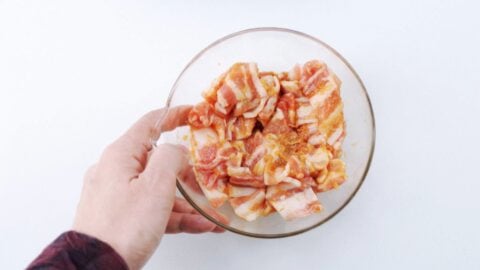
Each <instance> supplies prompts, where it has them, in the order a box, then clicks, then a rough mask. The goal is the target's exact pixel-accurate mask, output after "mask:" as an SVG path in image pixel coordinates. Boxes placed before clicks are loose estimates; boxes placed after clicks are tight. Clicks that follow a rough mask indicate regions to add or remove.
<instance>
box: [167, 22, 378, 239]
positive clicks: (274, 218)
mask: <svg viewBox="0 0 480 270" xmlns="http://www.w3.org/2000/svg"><path fill="white" fill-rule="evenodd" d="M312 59H319V60H322V61H324V62H325V63H326V64H327V65H328V66H329V67H330V68H331V70H332V71H333V72H334V73H336V74H337V76H338V77H339V78H340V80H341V81H342V87H341V89H340V91H341V96H342V99H343V102H344V114H345V121H346V129H347V136H346V138H345V141H344V144H343V157H342V159H343V160H344V161H345V163H346V166H347V175H348V178H347V180H346V182H345V183H343V184H342V185H341V186H340V187H339V188H338V189H334V190H331V191H327V192H323V193H319V194H317V196H318V197H319V199H320V202H321V203H322V205H323V206H324V210H323V211H322V212H320V213H318V214H314V215H311V216H309V217H307V218H302V219H297V220H293V221H285V220H283V219H282V218H281V217H280V216H279V215H278V214H277V213H275V214H272V215H270V216H267V217H263V218H258V219H257V220H255V221H253V222H248V221H245V220H243V219H241V218H239V217H238V216H236V215H235V214H234V213H233V210H232V208H231V207H230V205H229V204H228V203H226V204H224V205H223V206H222V207H220V208H219V209H212V208H211V207H210V206H209V204H208V202H207V200H206V198H205V197H204V195H203V194H202V193H201V192H200V193H199V192H197V191H196V190H195V189H194V188H192V187H191V185H187V184H186V183H185V181H184V179H179V180H178V183H177V186H178V188H179V190H180V191H181V192H182V194H183V195H184V197H185V198H186V199H187V200H188V201H189V202H190V203H191V204H192V205H193V206H194V207H195V208H196V209H197V210H198V211H199V212H200V213H202V214H203V215H205V216H206V217H207V218H208V219H210V220H212V221H213V222H215V223H217V224H218V225H220V226H222V227H224V228H226V229H227V230H230V231H233V232H236V233H240V234H243V235H247V236H253V237H261V238H276V237H285V236H291V235H295V234H298V233H302V232H305V231H307V230H309V229H312V228H315V227H317V226H319V225H321V224H323V223H324V222H326V221H327V220H329V219H330V218H332V217H333V216H335V215H336V214H337V213H338V212H340V210H341V209H343V207H345V206H346V205H347V204H348V202H349V201H350V200H351V199H352V198H353V196H354V195H355V193H356V192H357V190H358V189H359V188H360V186H361V184H362V182H363V181H364V179H365V177H366V174H367V172H368V169H369V166H370V162H371V159H372V156H373V150H374V144H375V123H374V116H373V110H372V107H371V104H370V100H369V97H368V94H367V91H366V89H365V87H364V85H363V83H362V81H361V79H360V78H359V76H358V75H357V73H356V72H355V71H354V69H353V68H352V67H351V66H350V64H349V63H348V62H347V61H346V60H345V59H344V58H343V57H342V56H341V55H340V54H339V53H338V52H336V51H335V50H334V49H333V48H331V47H330V46H328V45H327V44H325V43H324V42H322V41H320V40H318V39H316V38H314V37H311V36H309V35H306V34H303V33H300V32H297V31H293V30H288V29H282V28H256V29H249V30H244V31H240V32H237V33H234V34H231V35H228V36H226V37H224V38H222V39H220V40H218V41H216V42H214V43H212V44H211V45H210V46H208V47H207V48H206V49H204V50H202V51H201V52H200V53H199V54H197V55H196V56H195V57H194V58H193V59H192V61H191V62H190V63H189V64H188V65H187V67H186V68H185V69H184V70H183V72H182V73H181V74H180V76H179V77H178V79H177V81H176V82H175V84H174V86H173V87H172V90H171V92H170V96H169V99H168V101H167V106H169V107H174V106H178V105H186V104H188V105H194V104H197V103H198V102H201V101H202V100H203V98H202V95H201V93H202V91H203V90H205V89H207V88H208V87H209V86H210V85H211V83H212V81H213V80H214V79H215V78H217V77H218V76H219V75H220V74H222V73H223V72H225V71H226V70H227V69H228V68H229V67H230V66H231V65H232V64H233V63H235V62H256V63H257V64H258V67H259V69H260V70H261V71H268V70H271V71H286V70H290V69H291V68H292V67H293V65H295V64H297V63H298V64H303V63H305V62H307V61H309V60H312ZM188 134H189V128H188V127H182V128H178V129H176V130H174V131H172V132H166V133H164V134H162V136H161V138H160V142H168V143H174V144H183V145H185V146H187V147H189V141H188V139H186V138H187V136H188ZM214 212H218V214H221V215H224V216H226V217H228V218H229V219H230V223H228V224H226V223H223V222H222V221H220V220H218V219H217V218H215V215H214V214H211V213H214ZM209 213H210V214H209Z"/></svg>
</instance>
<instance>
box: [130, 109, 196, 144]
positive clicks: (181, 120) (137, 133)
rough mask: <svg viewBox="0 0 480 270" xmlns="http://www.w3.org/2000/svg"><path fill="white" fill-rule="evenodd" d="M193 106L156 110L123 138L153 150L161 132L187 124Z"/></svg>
mask: <svg viewBox="0 0 480 270" xmlns="http://www.w3.org/2000/svg"><path fill="white" fill-rule="evenodd" d="M191 108H192V107H191V106H178V107H173V108H169V109H168V110H167V109H159V110H154V111H151V112H149V113H147V114H146V115H144V116H143V117H142V118H140V120H138V122H136V123H135V124H134V125H133V126H132V127H131V128H130V129H129V130H128V131H127V132H126V133H125V135H124V136H123V137H124V139H125V140H126V141H127V140H128V141H129V142H130V143H134V144H136V145H139V146H142V145H143V146H144V147H145V149H147V151H148V150H150V149H151V140H152V139H153V140H156V139H157V138H158V136H159V135H160V133H161V132H164V131H169V130H172V129H174V128H176V127H178V126H183V125H185V124H186V122H187V119H188V113H189V112H190V110H191Z"/></svg>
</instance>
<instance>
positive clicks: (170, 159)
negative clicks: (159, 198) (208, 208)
mask: <svg viewBox="0 0 480 270" xmlns="http://www.w3.org/2000/svg"><path fill="white" fill-rule="evenodd" d="M186 166H188V157H187V152H186V151H185V150H184V148H182V147H180V146H177V145H173V144H160V145H158V147H157V148H155V149H154V150H153V153H152V154H151V156H150V159H149V160H148V163H147V166H146V167H145V170H144V171H143V172H142V174H141V176H142V177H144V178H146V179H147V180H148V181H161V182H164V181H169V182H171V183H173V184H174V185H175V181H176V178H177V175H178V174H179V173H180V172H181V171H182V170H184V169H185V167H186Z"/></svg>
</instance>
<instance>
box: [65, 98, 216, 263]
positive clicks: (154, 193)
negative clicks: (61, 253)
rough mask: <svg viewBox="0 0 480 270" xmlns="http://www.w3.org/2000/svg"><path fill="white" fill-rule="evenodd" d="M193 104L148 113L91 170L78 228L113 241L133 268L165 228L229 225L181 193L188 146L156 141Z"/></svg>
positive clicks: (173, 230) (175, 230) (181, 229)
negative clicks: (179, 184)
mask: <svg viewBox="0 0 480 270" xmlns="http://www.w3.org/2000/svg"><path fill="white" fill-rule="evenodd" d="M190 109H191V107H189V106H180V107H175V108H171V109H169V110H168V113H167V114H166V115H165V110H156V111H152V112H150V113H148V114H147V115H145V116H144V117H142V118H141V119H140V120H139V121H138V122H137V123H136V124H134V125H133V126H132V127H131V128H130V129H129V130H128V131H127V132H126V133H125V134H124V135H122V136H121V137H120V138H119V139H117V140H116V141H115V142H113V143H112V144H111V145H109V146H108V147H107V148H106V149H105V151H104V152H103V154H102V156H101V158H100V160H99V162H98V163H97V164H96V165H94V166H92V167H91V168H90V169H89V170H88V172H87V173H86V175H85V178H84V185H83V190H82V195H81V198H80V202H79V205H78V208H77V213H76V216H75V221H74V225H73V230H75V231H78V232H81V233H85V234H88V235H91V236H93V237H96V238H98V239H100V240H102V241H104V242H106V243H108V244H109V245H111V246H112V247H113V248H114V249H115V250H116V251H117V252H118V253H119V254H120V256H122V257H123V258H124V260H125V261H126V262H127V264H128V266H129V267H130V269H139V268H141V267H142V266H143V265H144V264H145V263H146V261H147V260H148V259H149V258H150V256H151V255H152V253H153V252H154V250H155V249H156V247H157V246H158V244H159V243H160V240H161V238H162V236H163V234H164V233H165V232H167V233H178V232H188V233H202V232H223V231H224V230H223V229H222V228H220V227H217V226H216V225H215V224H213V223H211V222H210V221H208V220H207V219H205V218H204V217H203V216H201V215H200V214H198V213H197V212H196V211H195V210H194V209H193V208H192V207H191V206H190V205H189V204H188V203H187V202H186V201H185V200H183V199H180V198H175V181H176V177H177V175H179V174H181V173H182V174H185V172H188V171H191V168H189V167H188V159H187V154H188V153H187V152H188V151H187V150H186V149H184V148H182V147H179V146H175V145H170V144H160V145H158V146H157V147H156V148H154V149H153V148H152V146H151V138H156V137H158V136H159V134H160V133H161V132H163V131H166V130H172V129H174V128H176V127H177V126H180V125H184V124H185V123H186V119H187V115H188V112H189V111H190ZM162 116H165V117H164V121H163V123H162V124H160V125H157V121H158V119H161V118H162Z"/></svg>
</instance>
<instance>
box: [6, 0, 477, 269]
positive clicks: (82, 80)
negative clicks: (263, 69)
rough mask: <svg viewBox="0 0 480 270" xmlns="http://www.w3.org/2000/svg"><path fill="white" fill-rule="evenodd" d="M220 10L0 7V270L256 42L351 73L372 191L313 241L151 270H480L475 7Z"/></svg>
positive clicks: (219, 240) (180, 240)
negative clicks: (116, 145)
mask: <svg viewBox="0 0 480 270" xmlns="http://www.w3.org/2000/svg"><path fill="white" fill-rule="evenodd" d="M178 2H180V1H178ZM226 2H227V1H192V2H191V3H190V4H188V5H187V4H179V3H175V4H174V3H173V1H172V2H170V3H166V2H163V1H160V0H148V1H147V0H144V1H113V0H112V1H109V0H103V1H99V0H94V1H93V0H84V1H60V0H59V1H47V0H44V1H33V0H32V1H5V0H3V1H2V0H0V269H21V268H23V267H25V266H26V265H27V264H28V263H29V262H30V261H31V260H32V259H33V258H34V257H35V256H36V255H37V254H38V253H39V252H40V251H41V249H42V248H43V247H44V246H45V245H47V244H48V243H49V242H50V241H51V240H53V239H54V238H55V237H56V236H57V235H58V234H59V233H61V232H62V231H65V230H67V229H69V227H70V226H71V223H72V219H73V215H74V211H75V206H76V203H77V201H78V198H79V193H80V187H81V181H82V176H83V173H84V171H85V169H86V168H87V167H88V166H89V165H90V164H92V163H94V162H95V161H96V159H97V157H98V156H99V154H100V153H101V151H102V148H103V147H104V146H105V145H106V144H108V143H109V142H111V141H112V140H113V139H114V138H116V137H117V136H118V135H119V134H121V133H122V132H123V131H124V130H125V129H126V128H127V127H128V126H129V125H130V124H131V123H132V122H134V121H135V120H136V119H137V118H138V117H140V116H141V115H142V114H143V113H144V112H146V111H148V110H150V109H153V108H157V107H161V106H162V105H163V104H164V102H165V100H166V97H167V94H168V91H169V89H170V87H171V85H172V84H173V82H174V80H175V78H176V76H177V75H178V74H179V72H180V71H181V70H182V68H183V67H184V66H185V65H186V63H187V62H188V61H189V59H190V58H191V57H192V56H193V55H194V54H195V53H197V52H198V51H199V50H201V49H202V48H204V47H205V46H206V45H208V44H209V43H210V42H212V41H213V40H216V39H217V38H219V37H221V36H224V35H226V34H229V33H231V32H234V31H237V30H241V29H245V28H250V27H258V26H278V27H287V28H292V29H296V30H300V31H304V32H306V33H309V34H311V35H314V36H316V37H318V38H320V39H322V40H324V41H326V42H327V43H329V44H330V45H332V46H333V47H334V48H336V49H337V50H338V51H339V52H340V53H341V54H343V55H344V56H345V57H346V58H347V59H348V60H349V61H350V63H351V64H352V65H353V66H354V67H355V68H356V70H357V71H358V73H359V75H360V76H361V77H362V78H363V80H364V82H365V84H366V87H367V89H368V91H369V93H370V96H371V99H372V103H373V106H374V110H375V114H376V120H377V148H376V152H375V157H374V162H373V164H372V167H371V170H370V173H369V175H368V177H367V180H366V182H365V183H364V185H363V186H362V188H361V190H360V191H359V193H358V194H357V196H356V197H355V198H354V200H353V201H352V202H351V203H350V204H349V205H348V206H347V207H346V208H345V209H344V210H343V211H342V212H341V213H340V214H339V215H338V216H337V217H335V218H334V219H333V220H331V221H329V222H328V223H326V224H325V225H323V226H321V227H320V228H317V229H315V230H313V231H311V232H309V233H305V234H303V235H300V236H296V237H292V238H286V239H279V240H258V239H251V238H246V237H242V236H238V235H234V234H232V233H225V234H222V235H213V234H205V235H174V236H167V237H165V238H164V239H163V241H162V244H161V246H160V248H159V249H158V250H157V252H156V253H155V255H154V256H153V258H152V259H151V261H150V262H149V264H148V265H147V267H146V268H147V269H242V270H243V269H293V268H294V267H295V268H297V267H299V268H300V269H307V268H314V269H479V268H480V256H479V254H480V233H479V232H478V230H479V228H480V195H479V191H480V177H479V174H478V167H479V166H480V165H479V161H480V159H479V157H478V153H479V150H480V143H479V138H480V127H479V126H480V121H479V120H478V118H479V116H480V89H479V85H480V52H479V48H480V19H479V18H480V17H479V15H478V12H479V10H480V6H479V4H477V3H478V2H476V1H469V2H468V1H397V3H387V1H377V2H375V1H304V2H303V1H285V2H281V1H271V2H269V1H251V2H249V1H232V2H230V3H228V4H227V3H226Z"/></svg>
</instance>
